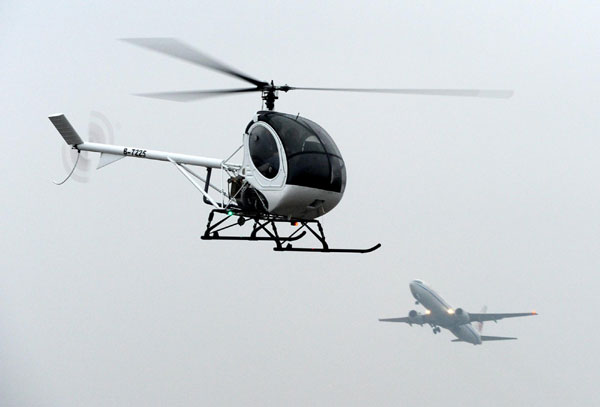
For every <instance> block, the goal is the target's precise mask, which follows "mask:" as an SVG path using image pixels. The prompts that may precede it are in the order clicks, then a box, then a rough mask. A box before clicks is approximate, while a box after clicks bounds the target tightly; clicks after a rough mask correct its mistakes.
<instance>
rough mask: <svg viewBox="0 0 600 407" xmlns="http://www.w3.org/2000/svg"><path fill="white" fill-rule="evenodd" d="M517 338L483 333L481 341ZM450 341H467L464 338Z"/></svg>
mask: <svg viewBox="0 0 600 407" xmlns="http://www.w3.org/2000/svg"><path fill="white" fill-rule="evenodd" d="M515 339H517V338H510V337H508V336H485V335H481V342H485V341H510V340H515ZM450 342H465V341H463V340H462V339H452V340H451V341H450Z"/></svg>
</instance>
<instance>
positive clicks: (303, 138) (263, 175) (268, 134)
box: [231, 111, 346, 219]
mask: <svg viewBox="0 0 600 407" xmlns="http://www.w3.org/2000/svg"><path fill="white" fill-rule="evenodd" d="M243 150H244V159H243V164H242V169H241V176H242V177H243V178H244V179H245V180H246V181H247V183H248V185H249V187H246V188H240V190H237V191H233V193H232V194H231V195H235V196H236V202H237V203H238V205H239V206H240V207H241V208H242V209H245V210H250V211H261V212H262V211H264V212H268V213H271V214H274V215H279V216H285V217H288V218H290V219H315V218H317V217H319V216H321V215H324V214H325V213H327V212H329V211H330V210H332V209H333V208H334V207H335V206H336V205H337V204H338V203H339V202H340V200H341V199H342V196H343V195H344V189H345V186H346V168H345V164H344V160H343V158H342V156H341V153H340V151H339V149H338V148H337V146H336V145H335V143H334V142H333V139H332V138H331V136H330V135H329V134H328V133H327V132H326V131H325V130H324V129H323V128H322V127H321V126H319V125H318V124H316V123H315V122H313V121H311V120H308V119H306V118H303V117H301V116H299V115H298V116H294V115H289V114H285V113H280V112H273V111H261V112H258V113H257V114H256V116H255V117H254V119H253V121H252V122H250V123H249V124H248V126H247V128H246V131H245V133H244V149H243Z"/></svg>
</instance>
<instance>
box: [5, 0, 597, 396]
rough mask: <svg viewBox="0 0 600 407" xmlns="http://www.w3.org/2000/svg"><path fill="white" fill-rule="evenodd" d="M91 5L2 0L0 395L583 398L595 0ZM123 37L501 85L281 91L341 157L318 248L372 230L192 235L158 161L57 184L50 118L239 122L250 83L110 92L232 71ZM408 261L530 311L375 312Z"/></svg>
mask: <svg viewBox="0 0 600 407" xmlns="http://www.w3.org/2000/svg"><path fill="white" fill-rule="evenodd" d="M96 3H97V2H94V4H92V2H68V1H53V2H47V1H28V2H24V1H13V0H4V1H2V2H0V61H1V63H0V78H1V79H0V80H1V82H2V87H1V90H2V95H1V96H0V110H1V112H2V114H1V115H0V131H1V133H2V138H1V139H0V140H1V143H2V144H1V147H2V151H3V155H2V160H0V173H1V174H2V192H3V193H2V199H1V200H0V210H1V212H2V216H0V248H1V256H0V405H2V406H61V407H63V406H82V405H85V406H134V405H140V406H164V405H169V406H192V405H193V406H197V405H319V406H330V405H399V404H400V405H420V406H437V405H441V404H443V405H447V406H462V405H464V404H465V403H466V402H468V401H473V402H475V403H476V404H477V405H489V406H506V405H529V406H555V405H556V406H558V405H580V406H592V405H598V404H599V403H600V396H599V395H598V391H597V390H598V389H597V382H598V380H599V375H598V366H599V364H600V350H599V347H598V345H597V342H598V338H599V336H600V327H599V325H598V309H599V308H600V298H599V297H598V286H599V282H600V277H599V270H600V251H599V250H598V249H599V245H600V214H599V211H598V206H599V203H600V189H599V188H598V177H599V175H600V160H599V159H598V156H599V152H600V139H599V137H600V125H599V120H598V118H599V112H600V110H599V108H600V103H599V100H600V99H599V96H598V95H599V94H600V81H599V80H598V72H600V63H599V62H600V58H599V57H598V50H599V49H600V26H599V24H598V21H600V6H599V3H598V2H589V1H582V2H577V1H553V2H541V1H540V2H523V1H501V2H500V1H498V2H496V1H493V2H489V1H488V2H481V1H459V2H451V3H447V2H444V3H442V2H430V1H418V2H416V1H412V2H365V3H362V4H361V3H355V4H352V3H353V2H348V1H339V2H328V3H323V2H321V1H304V2H297V1H296V2H291V1H290V2H279V3H270V2H263V1H253V2H193V3H194V4H193V5H190V2H185V1H168V2H166V1H165V2H155V1H144V2H137V4H130V3H131V2H125V3H127V4H128V5H124V2H116V1H115V2H108V1H107V2H102V4H96ZM217 3H218V4H217ZM143 36H168V37H177V38H180V39H182V40H184V41H186V42H188V43H189V44H191V45H193V46H195V47H197V48H198V49H201V50H203V51H205V52H206V53H208V54H210V55H213V56H215V57H218V58H219V59H220V60H222V61H225V62H227V63H229V64H231V65H232V66H235V67H237V68H239V69H240V70H242V71H244V72H247V73H249V74H250V75H252V76H255V77H258V78H260V79H264V80H271V79H273V80H275V81H276V83H279V84H283V83H288V84H290V85H295V86H342V87H358V86H362V87H409V88H410V87H433V88H436V87H446V88H489V89H513V90H515V95H514V97H513V98H512V99H509V100H491V99H476V98H449V97H446V98H443V97H423V96H394V95H383V96H381V95H380V96H377V95H365V94H341V93H332V94H323V93H309V92H297V93H293V92H290V93H289V94H284V95H282V98H281V100H279V102H278V104H277V108H278V110H280V111H284V112H288V113H300V114H301V115H303V116H305V117H308V118H310V119H312V120H314V121H316V122H317V123H319V124H320V125H322V126H323V127H324V128H325V129H327V130H328V131H329V133H330V134H331V135H332V136H333V138H334V139H335V141H336V143H337V144H338V147H339V148H340V150H341V152H342V154H343V156H344V159H345V161H346V165H347V169H348V183H347V188H346V193H345V196H344V198H343V200H342V201H341V203H340V204H339V206H338V207H337V208H336V209H335V210H333V211H332V212H331V213H329V214H327V215H326V216H325V217H324V218H323V223H324V226H325V228H326V229H325V231H326V234H327V237H328V239H329V242H330V245H331V246H333V247H365V246H370V245H372V244H374V243H377V242H381V243H382V245H383V246H382V248H381V249H380V250H378V251H376V252H374V253H371V254H367V255H339V254H329V255H325V254H311V253H275V252H273V251H272V249H271V248H272V246H271V245H270V244H266V243H254V242H205V241H201V240H200V235H201V234H202V232H203V228H204V226H205V224H206V217H207V215H208V212H209V208H208V207H207V206H206V205H204V204H203V203H202V197H201V195H200V194H199V193H197V191H195V190H194V189H193V187H192V186H191V185H189V182H188V181H187V180H185V179H184V178H183V177H182V176H181V175H180V174H179V173H178V172H177V171H176V170H175V169H174V168H172V166H170V165H168V164H166V163H162V162H151V161H142V160H134V159H125V160H121V161H119V162H117V163H115V164H112V165H110V166H109V167H106V168H103V169H101V170H99V171H95V170H94V171H91V172H89V173H78V176H79V177H81V178H88V177H89V181H88V182H87V183H82V182H77V181H73V180H71V181H69V182H67V183H66V184H65V185H63V186H62V187H57V186H55V185H54V184H52V182H51V180H52V179H60V178H62V177H64V176H65V175H66V172H67V171H66V169H65V166H64V159H63V157H62V154H63V147H64V143H63V141H62V139H61V138H60V136H59V135H58V133H57V132H56V131H55V130H54V128H53V127H52V125H51V123H50V122H49V121H48V119H47V116H48V115H49V114H52V113H57V112H64V113H65V114H66V115H67V117H68V118H69V119H70V120H71V122H72V123H73V125H74V126H75V127H76V128H77V129H78V131H79V133H80V134H81V135H82V136H83V137H84V138H86V139H87V138H89V137H90V135H89V131H88V129H89V128H90V122H91V123H92V127H91V128H92V129H96V131H100V134H101V135H104V136H106V137H107V134H108V132H109V126H108V125H107V124H106V123H104V122H102V120H101V119H100V117H106V118H107V119H108V120H109V122H110V128H112V130H113V135H114V139H115V142H117V143H120V144H125V145H132V146H139V147H145V148H151V149H157V150H167V151H174V152H180V153H189V154H198V155H205V156H209V157H220V158H224V157H226V156H228V155H229V154H230V153H232V152H233V151H234V150H235V149H236V148H237V147H238V146H239V144H240V143H241V140H242V133H243V130H244V128H245V125H246V124H247V123H248V121H249V120H250V119H251V118H252V116H253V114H254V113H255V112H256V111H257V110H259V109H260V100H259V98H258V97H257V96H256V95H254V94H247V95H241V96H236V97H223V98H218V99H213V100H207V101H202V102H197V103H189V104H181V103H175V102H165V101H160V100H151V99H144V98H138V97H134V96H131V95H130V94H131V93H142V92H155V91H170V90H188V89H211V88H226V87H240V86H245V84H243V83H242V82H239V81H236V80H235V79H232V78H230V77H226V76H223V75H219V74H217V73H215V72H212V71H209V70H205V69H202V68H198V67H195V66H193V65H190V64H186V63H184V62H181V61H178V60H175V59H172V58H168V57H164V56H161V55H158V54H155V53H151V52H148V51H146V50H143V49H139V48H136V47H133V46H131V45H129V44H126V43H123V42H119V41H116V39H118V38H123V37H143ZM91 112H100V113H101V116H100V115H98V114H92V113H91ZM94 126H95V127H94ZM98 129H99V130H98ZM90 158H93V159H95V160H97V156H96V157H93V156H90ZM90 165H92V166H95V162H94V163H91V164H90ZM414 278H421V279H424V280H426V281H428V282H429V283H430V284H431V285H432V286H433V287H434V288H435V289H436V290H437V291H438V292H439V293H440V294H441V295H442V296H444V297H445V298H446V299H447V300H448V302H450V304H452V305H453V306H455V307H459V306H461V307H463V308H465V309H467V310H470V311H474V312H478V311H479V310H480V309H481V307H482V306H483V305H487V306H488V311H489V312H521V311H529V310H533V309H535V310H537V311H538V312H539V313H540V316H538V317H535V318H522V319H514V320H505V321H501V322H500V323H498V324H493V323H492V324H486V326H485V327H484V330H485V333H486V334H489V335H504V336H517V337H519V340H518V341H508V342H499V343H494V342H492V343H485V344H484V345H483V346H472V345H468V344H464V343H458V344H457V343H451V342H450V339H452V336H451V334H449V333H448V332H447V331H444V332H443V333H442V334H441V335H433V334H432V332H431V329H430V328H429V327H424V328H419V327H413V328H410V327H408V326H405V325H401V324H383V323H379V322H378V321H377V319H378V318H380V317H397V316H405V315H407V313H408V311H409V310H411V309H413V308H418V307H417V306H415V305H414V300H413V298H412V297H411V295H410V292H409V290H408V283H409V281H410V280H411V279H414Z"/></svg>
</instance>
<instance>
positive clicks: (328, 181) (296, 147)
mask: <svg viewBox="0 0 600 407" xmlns="http://www.w3.org/2000/svg"><path fill="white" fill-rule="evenodd" d="M257 116H258V117H257V121H258V122H263V123H266V124H268V125H269V126H271V128H272V129H273V130H275V132H276V133H277V136H278V137H279V139H280V140H281V143H282V144H283V147H284V150H285V156H286V157H285V158H286V160H287V168H288V174H287V181H286V184H289V185H298V186H303V187H310V188H317V189H323V190H326V191H332V192H340V193H343V192H344V188H345V186H346V168H345V165H344V160H343V159H342V155H341V153H340V150H338V148H337V146H336V145H335V143H334V142H333V139H332V138H331V136H330V135H329V134H328V133H327V132H326V131H325V129H323V128H322V127H321V126H319V125H318V124H317V123H315V122H313V121H312V120H308V119H306V118H304V117H301V116H295V115H290V114H286V113H279V112H272V111H262V112H258V114H257ZM254 123H255V122H252V123H250V124H249V125H248V128H249V127H250V126H251V125H252V124H254ZM247 131H248V129H246V132H247ZM251 147H252V146H251ZM250 153H251V154H257V153H258V152H253V151H252V148H251V151H250Z"/></svg>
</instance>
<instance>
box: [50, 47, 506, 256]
mask: <svg viewBox="0 0 600 407" xmlns="http://www.w3.org/2000/svg"><path fill="white" fill-rule="evenodd" d="M122 40H123V41H125V42H128V43H130V44H133V45H136V46H139V47H142V48H146V49H148V50H151V51H155V52H158V53H161V54H165V55H168V56H171V57H174V58H178V59H180V60H183V61H186V62H189V63H192V64H195V65H198V66H202V67H205V68H208V69H211V70H214V71H217V72H219V73H222V74H225V75H229V76H232V77H234V78H237V79H240V80H242V81H245V82H248V83H250V84H251V85H252V86H251V87H245V88H233V89H213V90H191V91H176V92H159V93H142V94H137V96H144V97H151V98H158V99H163V100H170V101H177V102H190V101H196V100H201V99H205V98H209V97H215V96H224V95H232V94H240V93H249V92H256V93H259V94H260V96H261V100H262V103H263V109H261V110H259V111H258V112H257V113H256V114H255V115H254V117H253V118H252V120H251V121H250V122H249V123H248V125H247V126H246V129H245V131H244V134H243V141H242V145H240V146H239V147H238V148H237V149H236V150H235V151H234V152H233V153H232V154H231V155H230V156H229V157H227V158H225V159H218V158H208V157H200V156H193V155H187V154H176V153H169V152H163V151H155V150H149V149H145V148H137V147H136V148H133V147H126V146H116V145H111V144H101V143H92V142H84V141H83V139H81V137H80V136H79V135H78V133H77V132H76V130H75V129H74V128H73V126H72V125H71V124H70V122H69V121H68V120H67V118H66V117H65V115H64V114H56V115H51V116H49V119H50V121H51V122H52V124H53V125H54V126H55V128H56V129H57V130H58V132H59V133H60V134H61V136H62V137H63V139H64V140H65V142H66V143H67V144H68V145H69V146H71V148H73V149H75V150H77V159H76V161H75V164H74V166H73V169H72V170H71V172H70V173H69V174H68V175H67V177H66V178H65V179H64V180H63V181H62V182H58V183H57V182H55V183H56V184H58V185H60V184H62V183H64V182H66V181H67V180H68V179H69V177H70V176H71V175H72V174H73V172H74V170H75V168H76V167H77V163H78V161H79V156H80V153H81V151H90V152H97V153H100V154H101V155H100V160H99V162H98V167H97V168H98V169H99V168H102V167H104V166H106V165H109V164H112V163H114V162H116V161H118V160H120V159H122V158H124V157H135V158H144V159H151V160H160V161H167V162H170V163H171V164H173V165H174V166H175V167H176V168H177V169H178V170H179V171H180V172H181V173H182V174H183V175H184V176H185V177H186V178H187V179H188V180H189V181H190V182H191V183H192V184H193V186H194V187H195V188H196V189H198V190H199V191H200V193H201V194H202V195H203V202H204V203H206V204H208V205H210V206H211V207H212V210H211V212H210V213H209V215H208V222H207V225H206V229H205V232H204V234H203V235H202V237H201V238H202V239H203V240H245V241H269V242H272V243H274V244H275V247H274V248H273V249H274V250H275V251H280V252H324V253H336V252H337V253H369V252H372V251H375V250H377V249H378V248H379V247H381V244H380V243H377V244H375V245H373V246H371V247H368V248H363V249H353V248H341V249H338V248H331V247H329V244H328V243H327V240H326V238H325V233H324V230H323V226H322V225H321V222H320V221H319V220H318V218H320V217H321V216H323V215H325V214H326V213H328V212H330V211H331V210H333V209H334V208H335V207H336V206H337V204H338V203H339V202H340V201H341V199H342V197H343V195H344V190H345V187H346V181H347V174H346V164H345V162H344V159H343V157H342V154H341V152H340V150H339V149H338V147H337V146H336V144H335V142H334V140H333V138H332V137H331V136H330V135H329V133H327V131H326V130H325V129H323V127H321V126H320V125H318V124H317V123H315V122H314V121H312V120H309V119H307V118H305V117H302V116H300V115H299V114H297V115H293V114H287V113H283V112H277V111H275V101H276V100H277V99H278V98H279V96H280V92H283V93H287V92H289V91H292V90H307V91H336V92H364V93H393V94H415V95H436V96H467V97H486V98H509V97H511V96H512V94H513V92H512V91H510V90H477V89H387V88H323V87H296V86H289V85H287V84H285V85H276V84H275V83H274V82H273V81H272V80H271V81H270V82H267V81H261V80H258V79H255V78H254V77H252V76H249V75H247V74H245V73H243V72H241V71H239V70H237V69H235V68H232V67H231V66H229V65H226V64H224V63H222V62H220V61H218V60H217V59H215V58H213V57H211V56H208V55H206V54H204V53H202V52H200V51H198V50H196V49H195V48H193V47H191V46H189V45H187V44H186V43H184V42H182V41H180V40H177V39H174V38H127V39H122ZM264 107H266V109H264ZM240 151H241V154H242V162H241V164H239V163H233V162H231V160H232V158H233V157H234V156H236V155H237V154H238V153H240ZM192 166H197V167H204V168H206V174H205V175H204V176H203V175H201V174H198V173H197V172H195V171H194V170H193V169H192V168H190V167H192ZM213 170H221V175H222V176H221V184H220V186H217V185H214V183H213V182H211V180H212V179H213V178H212V175H213V174H212V172H213ZM209 192H213V194H212V195H211V194H209ZM214 193H216V194H217V196H218V198H215V197H214V195H215V194H214ZM247 223H249V224H251V225H252V228H251V230H250V231H249V233H241V232H242V231H243V230H244V225H246V224H247ZM278 225H279V226H282V225H291V226H292V227H293V229H292V232H290V233H287V232H286V233H281V232H280V229H278ZM232 228H236V229H235V230H239V231H240V233H235V234H232V233H230V232H231V230H234V229H232ZM225 231H227V232H225ZM306 235H312V236H314V238H316V239H317V241H318V242H319V244H320V247H295V246H294V244H295V242H296V241H299V240H301V239H303V238H304V237H305V236H306Z"/></svg>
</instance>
